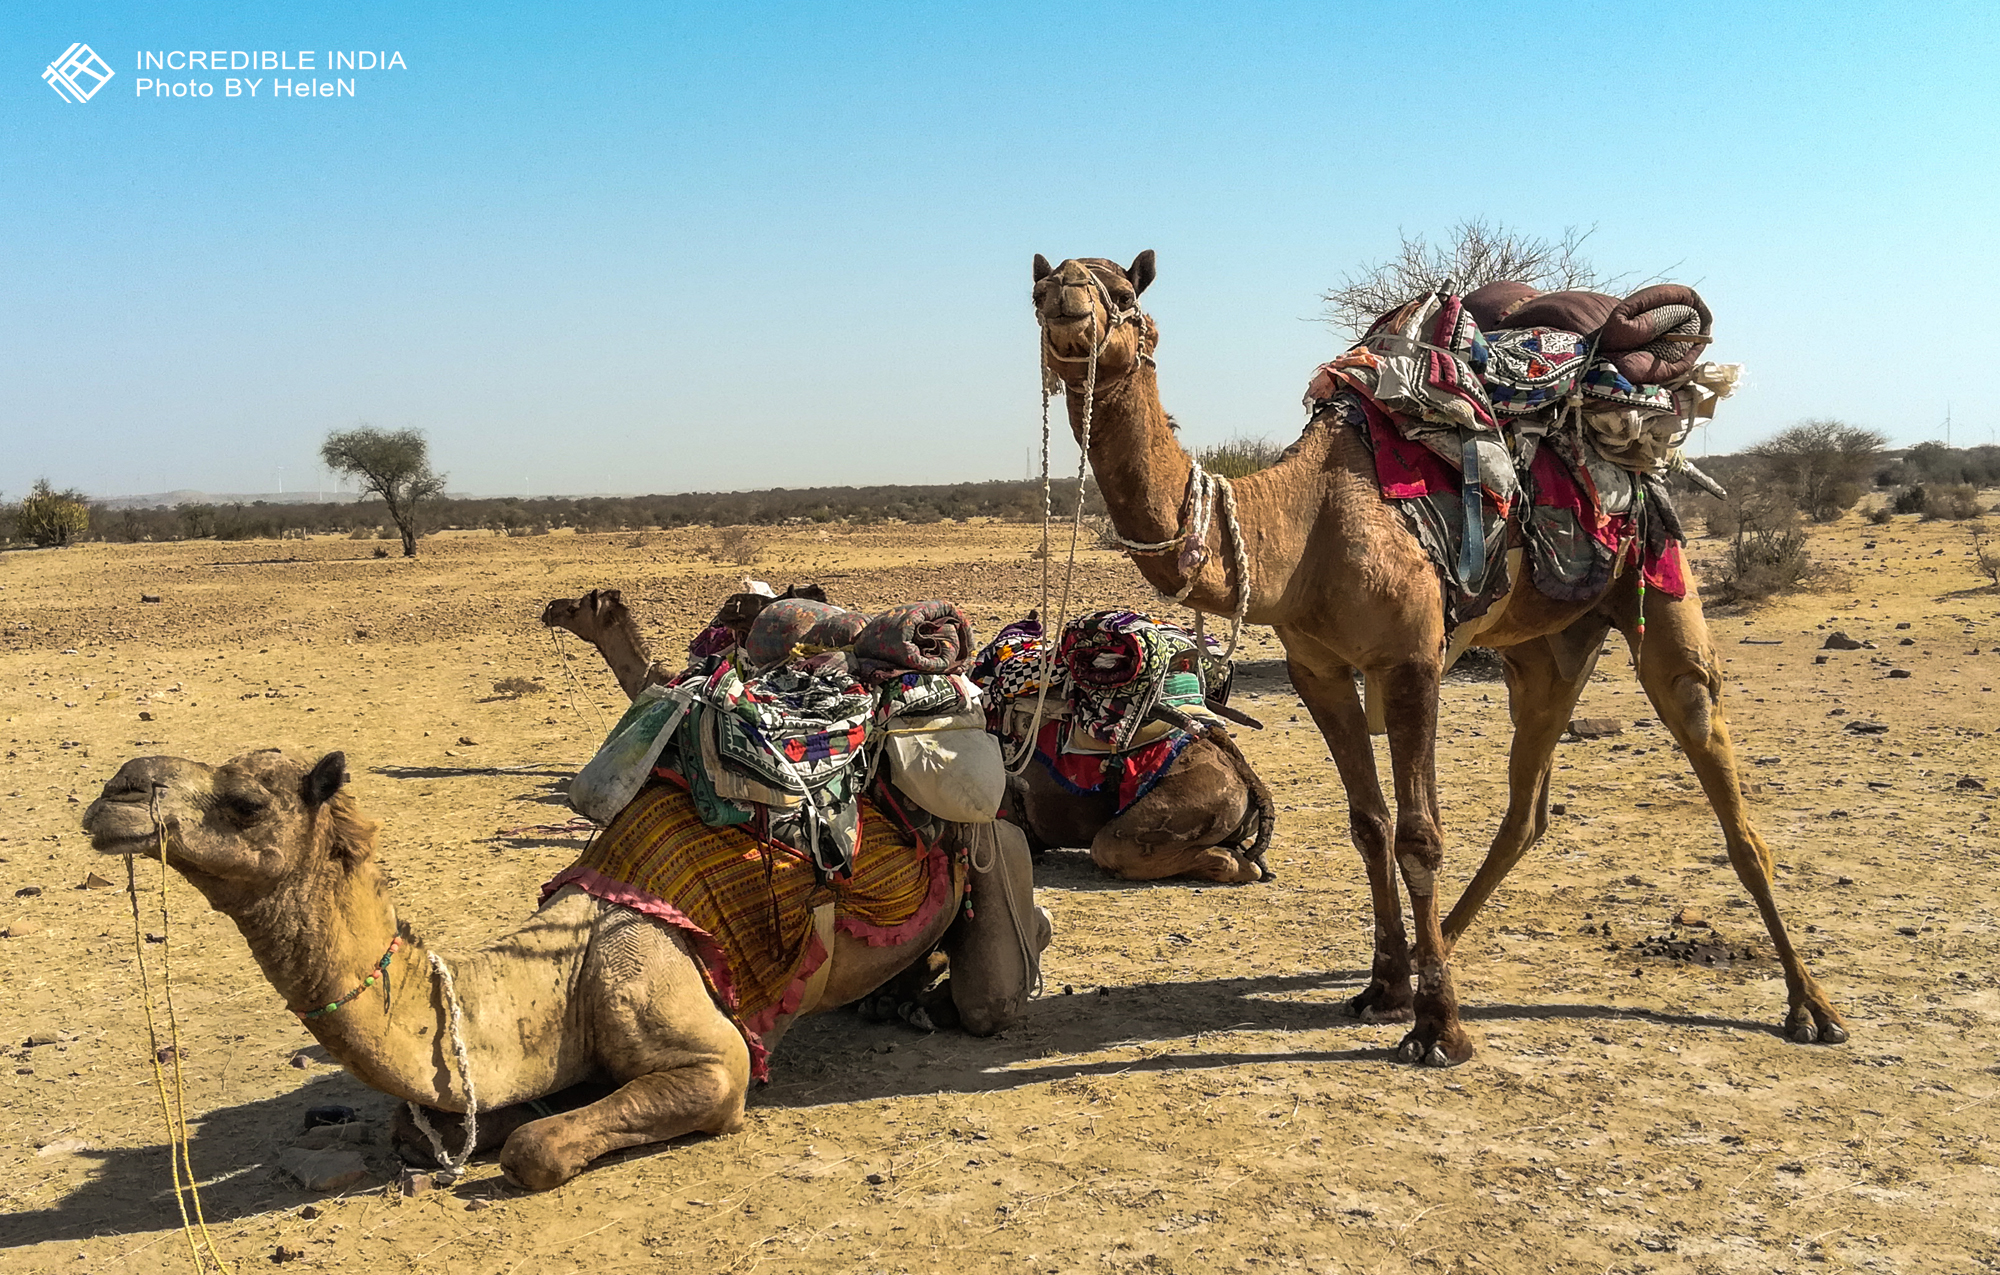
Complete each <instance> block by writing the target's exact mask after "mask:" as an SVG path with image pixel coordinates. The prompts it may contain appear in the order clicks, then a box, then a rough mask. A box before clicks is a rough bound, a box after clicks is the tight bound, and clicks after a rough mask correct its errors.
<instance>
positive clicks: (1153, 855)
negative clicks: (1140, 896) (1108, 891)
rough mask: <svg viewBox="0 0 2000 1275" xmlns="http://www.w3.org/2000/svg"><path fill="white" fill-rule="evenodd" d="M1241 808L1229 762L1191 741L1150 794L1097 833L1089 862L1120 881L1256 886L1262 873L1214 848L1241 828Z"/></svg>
mask: <svg viewBox="0 0 2000 1275" xmlns="http://www.w3.org/2000/svg"><path fill="white" fill-rule="evenodd" d="M1249 809H1250V794H1249V792H1248V791H1247V790H1246V789H1245V788H1244V786H1243V780H1242V777H1241V776H1240V775H1239V774H1238V773H1237V770H1236V764H1235V762H1234V761H1233V760H1231V758H1230V757H1229V755H1228V754H1227V753H1225V752H1223V751H1222V749H1220V748H1218V747H1216V746H1215V745H1214V744H1213V743H1209V742H1205V741H1197V742H1195V743H1191V744H1189V745H1188V746H1187V747H1186V748H1184V749H1182V750H1181V754H1180V756H1178V757H1176V758H1175V759H1174V763H1173V765H1172V766H1170V767H1168V768H1167V773H1166V774H1165V775H1163V776H1161V777H1160V782H1159V783H1157V784H1155V785H1153V788H1152V790H1151V791H1150V792H1148V793H1147V794H1146V795H1145V796H1143V797H1141V798H1140V799H1139V800H1137V801H1135V802H1133V803H1132V806H1131V808H1130V809H1128V810H1126V811H1125V812H1124V813H1123V814H1121V815H1118V816H1116V817H1115V818H1113V819H1112V820H1111V821H1110V822H1108V823H1106V824H1105V825H1104V826H1103V827H1102V828H1101V829H1099V830H1098V833H1097V835H1096V836H1095V837H1093V838H1091V842H1090V857H1091V859H1092V860H1093V861H1094V862H1096V864H1097V866H1098V867H1100V868H1103V869H1104V870H1105V871H1107V872H1113V873H1116V874H1117V875H1119V876H1121V877H1123V878H1124V879H1125V880H1127V881H1158V880H1161V879H1163V878H1166V877H1194V878H1196V879H1198V880H1202V881H1219V882H1223V883H1232V882H1238V881H1256V880H1258V879H1260V878H1261V877H1262V876H1263V875H1264V873H1263V869H1262V868H1261V867H1259V866H1258V865H1257V864H1255V863H1252V862H1250V860H1249V859H1247V858H1245V857H1242V856H1239V855H1237V854H1234V853H1232V852H1230V851H1228V850H1224V849H1222V848H1221V847H1220V844H1219V843H1221V842H1224V841H1227V840H1229V838H1231V837H1232V836H1234V835H1235V834H1236V832H1237V830H1238V829H1240V828H1241V827H1242V826H1243V823H1244V820H1245V818H1246V816H1247V814H1248V811H1249Z"/></svg>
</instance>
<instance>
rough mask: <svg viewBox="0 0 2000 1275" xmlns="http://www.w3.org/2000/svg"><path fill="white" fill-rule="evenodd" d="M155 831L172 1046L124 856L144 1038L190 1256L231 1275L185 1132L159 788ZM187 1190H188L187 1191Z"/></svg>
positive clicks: (202, 1266)
mask: <svg viewBox="0 0 2000 1275" xmlns="http://www.w3.org/2000/svg"><path fill="white" fill-rule="evenodd" d="M152 815H153V832H154V835H155V836H156V837H157V838H158V844H159V849H160V935H161V940H162V941H161V950H162V954H161V957H160V978H161V983H162V986H163V989H164V992H165V996H166V1002H167V1033H168V1042H169V1043H168V1049H167V1050H165V1051H163V1050H162V1049H161V1048H160V1030H159V1027H158V1024H157V1022H156V1020H155V1016H154V1013H153V983H152V979H151V978H150V977H149V976H148V975H147V973H146V936H145V933H144V929H143V927H142V925H141V924H140V921H139V876H138V869H137V867H136V866H135V865H134V863H133V858H134V856H132V855H129V854H128V855H126V856H125V889H126V893H127V894H128V895H129V896H130V898H131V900H132V953H133V956H134V957H135V958H136V959H137V960H138V962H139V987H140V990H141V994H142V999H143V1000H144V1002H145V1006H146V1038H147V1040H148V1042H149V1043H150V1044H151V1046H152V1052H153V1088H154V1090H155V1091H156V1092H157V1093H158V1094H159V1098H160V1118H161V1119H162V1120H164V1121H165V1122H166V1126H167V1164H168V1166H169V1168H170V1169H171V1171H172V1174H173V1180H174V1203H175V1204H176V1205H178V1206H179V1207H180V1211H181V1234H182V1235H184V1236H185V1237H186V1238H187V1244H188V1257H189V1258H190V1259H191V1260H192V1261H193V1262H194V1268H195V1270H197V1271H203V1272H205V1271H207V1270H208V1269H209V1264H210V1263H211V1262H213V1263H214V1267H215V1269H216V1270H218V1271H220V1272H222V1275H229V1266H228V1264H227V1263H226V1262H224V1261H223V1260H222V1253H221V1251H220V1250H218V1249H217V1248H216V1246H215V1237H214V1236H213V1235H210V1234H209V1232H208V1218H207V1217H206V1216H205V1215H204V1214H203V1212H202V1207H201V1191H200V1189H199V1188H198V1187H196V1185H195V1176H194V1161H193V1160H192V1159H191V1158H189V1155H188V1132H187V1100H186V1096H187V1085H186V1083H185V1081H184V1079H183V1077H182V1074H181V1029H180V1021H179V1019H180V1016H179V1014H178V1013H176V1012H175V1009H174V971H173V957H172V955H171V952H172V948H173V944H172V943H171V941H170V940H171V939H172V937H173V931H172V930H171V929H170V928H169V927H168V910H167V878H168V876H169V875H170V871H169V869H168V867H167V826H166V823H165V822H164V821H163V820H162V819H161V818H160V790H159V788H158V787H155V788H154V789H153V794H152ZM163 1052H168V1053H171V1055H172V1057H173V1064H174V1097H173V1099H172V1101H169V1100H168V1098H167V1075H166V1071H165V1070H164V1069H163V1068H162V1067H161V1066H160V1055H161V1053H163ZM183 1172H185V1173H186V1174H187V1185H186V1187H185V1188H183V1186H182V1185H181V1174H182V1173H183ZM184 1190H185V1192H186V1194H185V1195H184V1194H183V1191H184ZM190 1198H192V1199H193V1201H194V1215H193V1217H192V1218H190V1217H189V1215H188V1200H189V1199H190Z"/></svg>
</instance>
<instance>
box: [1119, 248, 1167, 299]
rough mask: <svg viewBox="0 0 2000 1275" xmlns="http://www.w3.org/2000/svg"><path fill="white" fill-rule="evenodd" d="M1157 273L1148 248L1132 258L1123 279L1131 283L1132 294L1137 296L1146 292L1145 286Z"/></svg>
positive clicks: (1150, 250)
mask: <svg viewBox="0 0 2000 1275" xmlns="http://www.w3.org/2000/svg"><path fill="white" fill-rule="evenodd" d="M1159 273H1160V269H1159V267H1158V266H1156V265H1154V264H1153V250H1152V249H1151V248H1148V249H1146V251H1144V252H1142V253H1140V254H1139V255H1138V256H1136V257H1134V258H1132V264H1131V265H1130V266H1129V267H1127V268H1126V271H1125V277H1126V278H1127V279H1130V280H1131V281H1132V294H1133V295H1134V296H1137V295H1138V294H1139V293H1141V292H1144V291H1145V290H1146V285H1147V284H1149V283H1151V282H1152V281H1153V277H1154V276H1155V275H1157V274H1159Z"/></svg>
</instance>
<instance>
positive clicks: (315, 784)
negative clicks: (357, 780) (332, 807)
mask: <svg viewBox="0 0 2000 1275" xmlns="http://www.w3.org/2000/svg"><path fill="white" fill-rule="evenodd" d="M346 782H347V754H346V753H328V754H327V755H326V756H324V757H322V758H320V759H319V764H318V765H316V766H314V767H313V768H312V772H311V773H310V774H308V775H307V776H306V781H305V783H304V784H303V785H301V788H302V791H301V793H300V795H301V796H303V797H304V798H305V802H306V805H308V806H323V805H325V804H326V803H327V802H329V801H331V800H333V794H335V793H337V792H339V791H340V786H341V785H342V784H344V783H346Z"/></svg>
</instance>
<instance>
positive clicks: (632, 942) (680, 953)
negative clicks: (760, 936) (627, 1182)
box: [500, 908, 750, 1191]
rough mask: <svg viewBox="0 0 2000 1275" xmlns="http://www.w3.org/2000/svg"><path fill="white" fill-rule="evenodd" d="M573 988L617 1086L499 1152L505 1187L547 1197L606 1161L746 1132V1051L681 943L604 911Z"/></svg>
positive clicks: (645, 922)
mask: <svg viewBox="0 0 2000 1275" xmlns="http://www.w3.org/2000/svg"><path fill="white" fill-rule="evenodd" d="M577 987H578V989H579V990H578V992H577V995H578V996H581V997H586V998H588V1000H587V1003H586V1004H584V1005H582V1006H578V1007H576V1008H577V1010H578V1011H580V1012H581V1013H582V1014H583V1015H585V1016H586V1019H587V1030H588V1031H589V1033H590V1035H591V1036H592V1037H594V1039H595V1040H596V1042H597V1052H598V1056H599V1060H600V1062H601V1063H602V1065H603V1068H604V1070H605V1071H607V1072H609V1073H610V1074H611V1075H612V1076H613V1077H614V1078H620V1077H622V1078H624V1084H622V1085H621V1086H620V1087H619V1088H618V1089H617V1090H615V1091H614V1092H612V1093H611V1094H610V1095H608V1096H607V1097H604V1098H600V1099H599V1100H598V1101H596V1102H593V1103H590V1104H588V1105H586V1106H583V1107H579V1108H577V1109H576V1110H574V1111H565V1112H561V1113H558V1114H556V1115H553V1116H544V1117H543V1118H541V1119H539V1120H532V1121H529V1122H528V1123H527V1124H524V1125H522V1126H521V1127H520V1128H518V1129H516V1130H515V1131H514V1133H513V1134H512V1136H510V1137H509V1138H508V1139H507V1145H506V1146H505V1147H503V1148H502V1149H501V1152H500V1167H501V1168H502V1169H504V1170H505V1171H506V1173H507V1176H508V1177H509V1178H512V1179H513V1180H514V1181H515V1182H518V1183H519V1184H521V1185H522V1186H524V1187H527V1188H528V1189H530V1190H534V1191H545V1190H548V1189H549V1188H550V1187H555V1186H560V1185H562V1184H563V1183H564V1182H567V1181H569V1180H570V1179H571V1178H573V1177H575V1176H576V1175H577V1174H578V1173H580V1172H582V1171H583V1169H584V1166H586V1165H588V1164H589V1163H590V1162H591V1161H592V1160H595V1159H597V1158H598V1157H599V1156H601V1155H606V1154H608V1153H610V1152H612V1151H617V1150H621V1149H622V1148H625V1147H636V1146H640V1145H642V1144H645V1143H648V1142H665V1141H667V1140H669V1139H672V1138H678V1137H681V1136H682V1135H683V1134H689V1133H729V1132H733V1131H734V1130H735V1129H736V1128H738V1127H739V1126H740V1125H741V1124H742V1122H743V1098H744V1095H745V1093H746V1092H747V1091H748V1090H749V1087H750V1049H749V1046H748V1045H746V1044H745V1043H744V1040H743V1036H742V1034H741V1033H740V1032H738V1031H737V1030H736V1025H735V1024H734V1023H732V1022H730V1021H729V1018H728V1016H727V1015H725V1014H724V1013H723V1012H722V1011H721V1010H720V1009H718V1008H717V1007H716V1004H715V1001H714V1000H713V999H712V998H711V997H710V996H709V993H708V987H707V985H706V984H705V983H703V981H702V977H701V969H700V966H699V965H697V964H696V962H695V958H694V957H693V955H692V954H691V953H690V951H689V949H688V946H687V938H686V936H685V935H683V934H682V933H681V932H680V931H678V930H675V929H672V928H670V927H668V926H665V925H662V924H660V923H659V922H657V921H654V920H652V919H651V918H649V917H646V916H643V915H642V914H640V913H638V912H632V911H628V910H626V909H623V908H616V909H606V911H605V914H604V915H603V916H602V917H601V918H600V919H599V920H598V922H597V925H596V928H595V931H594V933H593V935H592V938H591V943H590V951H589V954H588V956H586V957H585V959H584V964H583V968H582V969H581V970H580V971H579V977H578V979H577Z"/></svg>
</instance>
